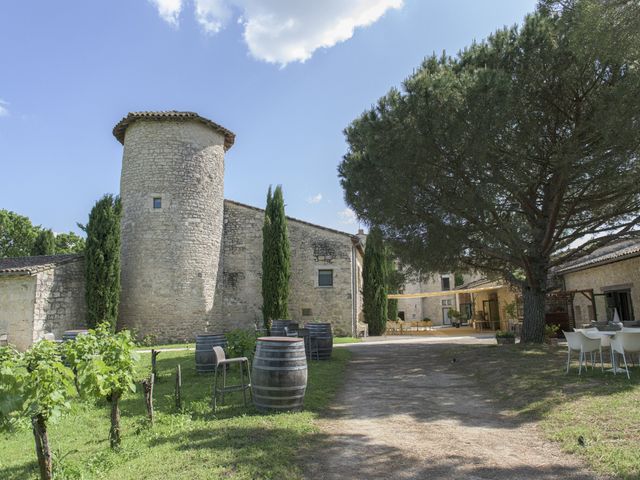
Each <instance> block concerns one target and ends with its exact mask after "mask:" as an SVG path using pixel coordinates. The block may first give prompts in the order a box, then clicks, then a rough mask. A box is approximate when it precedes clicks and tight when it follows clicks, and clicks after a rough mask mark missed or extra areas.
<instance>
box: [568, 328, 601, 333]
mask: <svg viewBox="0 0 640 480" xmlns="http://www.w3.org/2000/svg"><path fill="white" fill-rule="evenodd" d="M573 331H574V332H582V333H587V332H597V331H598V329H597V328H596V327H586V328H574V329H573Z"/></svg>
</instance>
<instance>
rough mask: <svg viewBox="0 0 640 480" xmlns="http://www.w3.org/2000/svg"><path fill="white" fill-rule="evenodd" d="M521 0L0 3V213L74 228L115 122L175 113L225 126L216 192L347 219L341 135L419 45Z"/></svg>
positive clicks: (415, 58) (107, 163) (467, 28)
mask: <svg viewBox="0 0 640 480" xmlns="http://www.w3.org/2000/svg"><path fill="white" fill-rule="evenodd" d="M535 4H536V1H535V0H487V1H483V2H479V1H477V0H447V1H446V2H442V1H435V0H404V2H403V1H402V0H323V1H322V2H320V1H317V2H313V1H312V0H102V1H98V0H95V1H87V0H67V1H64V2H52V1H49V0H39V1H36V0H20V1H10V0H3V1H1V2H0V7H1V8H0V167H1V168H0V177H1V180H0V208H6V209H9V210H13V211H15V212H18V213H20V214H22V215H27V216H28V217H30V218H31V219H32V221H33V222H34V223H35V224H41V225H43V226H46V227H48V228H52V229H53V230H54V231H57V232H62V231H68V230H76V231H77V229H76V227H75V223H76V222H82V223H84V222H86V220H87V217H88V214H89V210H90V209H91V206H92V205H93V203H94V202H95V201H96V200H97V199H98V198H99V197H100V196H101V195H102V194H104V193H108V192H110V193H117V192H118V190H119V176H120V164H121V156H122V147H121V145H120V144H119V143H118V142H117V141H116V140H115V138H113V136H112V134H111V130H112V128H113V126H114V125H115V124H116V123H117V122H118V121H119V120H120V119H121V118H122V117H123V116H124V115H126V113H127V112H129V111H137V110H188V111H195V112H198V113H199V114H201V115H203V116H205V117H208V118H210V119H212V120H213V121H215V122H217V123H219V124H221V125H223V126H224V127H226V128H228V129H230V130H232V131H233V132H235V133H236V144H235V145H234V147H233V148H232V149H231V150H230V151H229V152H228V153H227V157H226V175H225V197H226V198H229V199H232V200H236V201H239V202H244V203H248V204H251V205H255V206H259V207H262V206H263V204H264V199H265V195H266V190H267V187H268V186H269V184H274V185H275V184H282V185H283V188H284V194H285V201H286V203H287V214H288V215H290V216H293V217H297V218H301V219H304V220H307V221H310V222H315V223H318V224H321V225H325V226H328V227H333V228H337V229H340V230H344V231H350V232H355V230H356V229H357V228H358V225H357V223H356V222H355V220H354V219H353V218H352V216H351V215H350V213H349V211H348V210H345V209H346V205H345V204H344V201H343V194H342V190H341V188H340V184H339V182H338V178H337V173H336V167H337V165H338V164H339V162H340V160H341V158H342V155H343V154H344V153H345V151H346V144H345V142H344V137H343V134H342V130H343V129H344V128H345V127H346V126H347V125H348V124H349V122H350V121H351V120H353V119H354V118H356V117H357V116H358V115H359V114H360V113H361V112H362V111H363V110H365V109H366V108H368V107H369V106H370V105H371V104H373V103H374V102H375V101H376V100H377V99H378V98H379V97H380V96H382V95H383V94H385V93H386V92H387V91H388V90H389V88H391V87H392V86H398V85H399V84H400V83H401V82H402V80H403V79H404V78H405V77H407V76H408V75H409V74H410V73H411V72H412V70H413V69H414V68H415V67H417V66H418V65H419V64H420V62H421V60H422V58H423V57H424V56H426V55H429V54H431V53H432V52H434V51H435V52H438V53H440V52H442V50H446V51H447V52H450V53H455V52H457V51H458V50H459V49H460V48H463V47H464V46H466V45H468V44H469V43H470V42H471V41H473V40H474V39H478V40H479V39H482V38H484V37H486V36H487V35H488V34H489V33H491V32H492V31H494V30H495V29H496V28H500V27H502V26H504V25H512V24H514V23H519V22H520V21H521V20H522V18H523V17H524V15H525V14H526V13H527V12H530V11H532V10H533V9H534V8H535Z"/></svg>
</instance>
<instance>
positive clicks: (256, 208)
mask: <svg viewBox="0 0 640 480" xmlns="http://www.w3.org/2000/svg"><path fill="white" fill-rule="evenodd" d="M224 201H225V202H229V203H232V204H234V205H238V206H240V207H246V208H251V209H253V210H258V211H260V212H264V208H260V207H254V206H253V205H248V204H246V203H242V202H237V201H235V200H230V199H228V198H225V199H224ZM285 216H286V217H287V220H291V221H292V222H298V223H303V224H305V225H309V226H311V227H315V228H320V229H322V230H327V231H329V232H333V233H338V234H340V235H346V236H348V237H350V238H352V239H353V238H354V237H355V238H357V239H358V240H360V239H359V238H358V236H357V235H356V234H355V233H348V232H343V231H341V230H336V229H335V228H330V227H325V226H324V225H318V224H317V223H311V222H307V221H306V220H300V219H299V218H295V217H290V216H289V215H285Z"/></svg>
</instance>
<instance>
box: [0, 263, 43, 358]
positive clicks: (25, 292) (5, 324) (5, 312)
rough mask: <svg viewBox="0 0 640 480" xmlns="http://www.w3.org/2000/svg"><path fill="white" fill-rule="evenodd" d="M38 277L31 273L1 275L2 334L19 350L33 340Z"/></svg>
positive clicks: (0, 319)
mask: <svg viewBox="0 0 640 480" xmlns="http://www.w3.org/2000/svg"><path fill="white" fill-rule="evenodd" d="M35 291H36V277H35V276H30V275H21V276H1V277H0V292H2V294H1V295H0V335H2V334H7V342H8V343H10V344H12V345H14V346H15V347H17V348H18V349H19V350H26V349H27V348H28V347H29V345H31V343H32V342H33V310H34V298H35Z"/></svg>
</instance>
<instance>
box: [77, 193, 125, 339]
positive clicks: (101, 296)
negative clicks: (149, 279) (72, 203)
mask: <svg viewBox="0 0 640 480" xmlns="http://www.w3.org/2000/svg"><path fill="white" fill-rule="evenodd" d="M121 211H122V207H121V204H120V198H119V197H114V196H113V195H105V196H104V197H102V198H101V199H100V200H98V201H97V202H96V204H95V205H94V207H93V208H92V209H91V213H90V214H89V222H88V223H87V226H86V229H85V230H86V232H87V242H86V248H85V280H86V282H85V283H86V285H85V298H86V300H87V324H88V326H89V327H90V328H93V327H95V326H96V325H98V324H100V323H103V322H107V323H108V324H109V325H110V326H111V330H112V331H115V328H116V322H117V319H118V304H119V302H120V214H121Z"/></svg>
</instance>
